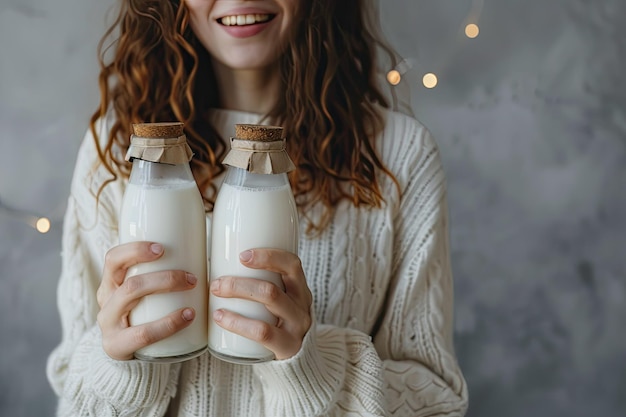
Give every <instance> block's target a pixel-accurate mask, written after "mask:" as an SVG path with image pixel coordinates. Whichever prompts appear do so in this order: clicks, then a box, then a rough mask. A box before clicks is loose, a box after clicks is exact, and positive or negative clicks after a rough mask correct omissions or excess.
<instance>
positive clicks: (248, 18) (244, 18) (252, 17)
mask: <svg viewBox="0 0 626 417" xmlns="http://www.w3.org/2000/svg"><path fill="white" fill-rule="evenodd" d="M274 17H276V15H275V14H240V15H235V16H224V17H222V18H219V19H217V22H218V23H219V24H220V25H224V26H249V25H256V24H258V23H266V22H269V21H270V20H272V19H273V18H274Z"/></svg>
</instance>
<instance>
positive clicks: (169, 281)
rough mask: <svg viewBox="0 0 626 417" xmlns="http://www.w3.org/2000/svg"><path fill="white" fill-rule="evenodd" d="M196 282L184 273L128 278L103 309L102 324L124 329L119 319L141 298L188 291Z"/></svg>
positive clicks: (193, 277) (191, 276) (169, 272)
mask: <svg viewBox="0 0 626 417" xmlns="http://www.w3.org/2000/svg"><path fill="white" fill-rule="evenodd" d="M197 281H198V280H197V278H196V277H195V276H194V275H193V274H191V273H188V272H185V271H158V272H151V273H147V274H140V275H135V276H132V277H128V278H126V280H125V281H124V283H123V284H122V285H121V286H120V287H119V289H118V290H117V291H115V293H114V294H113V295H112V296H111V298H110V299H109V301H108V302H107V304H106V308H104V309H103V312H104V311H106V314H102V316H103V317H102V319H101V321H102V324H103V325H105V326H107V325H108V326H115V325H118V326H122V327H125V326H123V323H122V322H121V321H120V318H123V317H125V316H126V314H128V312H130V310H131V309H132V308H133V307H135V306H136V305H137V303H138V302H139V300H141V298H143V297H145V296H146V295H149V294H158V293H165V292H173V291H186V290H190V289H192V288H194V287H195V286H196V283H197Z"/></svg>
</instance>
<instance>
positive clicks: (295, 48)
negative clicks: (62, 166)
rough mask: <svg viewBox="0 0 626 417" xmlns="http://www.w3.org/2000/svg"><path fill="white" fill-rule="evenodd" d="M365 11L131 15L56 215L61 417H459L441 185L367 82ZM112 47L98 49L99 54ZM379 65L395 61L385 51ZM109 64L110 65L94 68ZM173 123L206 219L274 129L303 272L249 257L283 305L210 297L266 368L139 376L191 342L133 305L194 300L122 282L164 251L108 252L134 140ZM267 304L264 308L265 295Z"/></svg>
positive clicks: (417, 142)
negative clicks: (291, 166)
mask: <svg viewBox="0 0 626 417" xmlns="http://www.w3.org/2000/svg"><path fill="white" fill-rule="evenodd" d="M364 3H365V0H342V1H335V0H316V1H305V0H256V1H239V0H187V1H184V2H181V3H179V2H177V1H172V2H165V1H156V0H153V1H149V0H141V1H140V0H124V1H123V4H122V7H121V12H120V14H119V17H118V19H117V20H116V22H115V23H114V25H113V27H112V28H111V30H110V31H109V33H108V34H107V35H111V34H112V33H115V34H116V35H117V36H118V38H117V40H116V42H114V43H113V45H114V46H113V49H111V50H110V51H108V50H107V49H108V48H104V50H102V51H101V55H102V57H103V58H102V60H103V61H102V71H101V74H100V89H101V93H102V96H101V105H100V108H99V110H98V111H97V112H96V113H95V114H94V116H93V118H92V121H91V129H90V130H89V132H88V133H87V136H86V138H85V141H84V142H83V145H82V146H81V150H80V152H79V155H78V161H77V164H76V170H75V174H74V179H73V182H72V191H71V195H70V198H69V203H68V209H67V213H66V217H65V225H64V228H65V229H64V238H63V270H62V274H61V278H60V283H59V292H58V295H59V309H60V312H61V320H62V324H63V340H62V342H61V344H60V345H59V347H57V349H56V350H55V351H54V352H53V353H52V354H51V356H50V358H49V363H48V377H49V379H50V382H51V384H52V386H53V388H54V390H55V391H56V393H57V394H58V395H59V397H60V401H59V409H58V415H60V416H121V415H123V416H163V415H171V416H220V417H222V416H231V415H232V416H258V415H265V416H290V417H294V416H322V415H335V416H339V415H368V416H374V415H395V416H409V415H411V416H413V415H421V416H428V415H432V416H435V415H437V416H441V415H449V416H460V415H463V414H464V413H465V409H466V407H467V390H466V385H465V382H464V380H463V376H462V374H461V372H460V370H459V368H458V365H457V362H456V358H455V356H454V352H453V343H452V307H453V301H452V277H451V271H450V262H449V248H448V236H447V235H448V230H447V207H446V196H445V178H444V174H443V171H442V167H441V162H440V159H439V154H438V151H437V147H436V145H435V143H434V142H433V140H432V139H431V137H430V135H429V133H428V132H427V131H426V130H425V129H424V128H423V127H422V126H421V125H420V124H419V123H418V122H416V121H415V120H414V119H412V118H410V117H408V116H405V115H402V114H400V113H397V112H394V111H391V110H389V109H388V106H387V104H386V99H385V97H384V95H383V94H382V93H381V91H380V89H379V87H378V84H377V74H376V68H375V61H374V55H375V49H376V48H377V47H378V46H380V45H381V44H380V43H379V42H378V41H377V40H376V38H375V37H374V32H373V31H372V30H371V29H370V26H368V22H367V19H366V13H365V11H366V10H365V9H366V7H365V5H364ZM107 37H108V36H105V39H107ZM386 50H387V51H388V49H386ZM105 55H106V56H107V57H108V59H109V61H106V60H105ZM169 120H180V121H183V122H184V123H185V125H186V126H187V128H186V133H187V138H188V140H189V142H190V144H191V146H192V149H193V150H194V153H195V157H194V160H193V162H192V168H193V171H194V176H195V178H196V182H197V183H198V186H199V188H200V190H201V191H202V192H203V194H204V197H205V201H206V207H207V211H208V212H210V211H211V209H212V203H213V201H214V197H215V192H216V190H217V188H218V186H219V182H220V181H221V174H222V171H223V169H222V167H221V166H220V164H219V161H220V160H221V158H222V157H223V155H224V154H225V143H226V142H225V138H228V137H229V136H233V133H232V132H233V126H234V124H235V123H258V122H271V123H272V124H280V125H282V126H283V127H284V129H285V132H286V136H287V138H288V147H289V152H290V155H291V157H292V159H293V160H294V162H295V164H296V166H297V169H296V171H295V172H294V173H292V176H291V178H290V180H291V182H292V188H293V190H294V193H295V195H296V199H297V202H298V205H299V210H300V212H301V216H302V219H303V221H302V227H303V233H302V237H301V240H300V248H299V253H300V258H298V257H297V256H295V255H294V254H291V253H287V252H282V251H277V250H273V251H272V250H268V249H254V250H252V251H251V252H246V253H244V254H242V255H241V262H242V263H244V264H245V265H246V266H249V267H252V268H261V269H272V270H276V271H280V272H281V274H282V276H283V280H284V281H285V286H286V288H287V289H286V291H285V292H280V293H276V292H271V291H270V292H268V291H265V290H266V288H265V287H263V286H262V285H261V284H255V283H253V282H251V281H249V280H245V279H241V278H224V279H222V280H219V281H218V284H216V285H212V286H211V289H210V290H211V291H213V292H214V293H215V294H216V295H218V296H221V297H237V298H252V299H255V300H257V301H261V302H263V303H265V304H266V306H267V307H268V309H269V310H270V311H272V312H275V313H276V314H277V315H278V316H279V318H280V320H279V326H277V327H271V328H270V327H268V326H264V325H263V324H262V323H260V322H257V321H254V320H246V319H243V318H241V317H237V316H235V315H233V314H232V313H229V312H228V311H221V312H219V313H218V314H216V315H214V316H213V317H211V318H210V319H213V320H216V322H217V323H218V324H219V325H221V326H223V327H225V328H226V329H228V330H231V331H234V332H236V333H239V334H241V335H243V336H246V337H249V338H251V339H254V340H257V341H260V342H261V343H262V344H264V345H265V346H266V347H267V348H268V349H270V350H271V351H273V352H274V353H275V355H276V360H275V361H272V362H267V363H262V364H256V365H250V366H241V365H233V364H229V363H225V362H222V361H220V360H218V359H216V358H213V357H212V356H210V355H209V354H208V353H207V354H204V355H202V356H200V357H198V358H196V359H192V360H189V361H187V362H183V363H178V364H152V363H144V362H140V361H136V360H132V357H133V352H134V351H135V350H137V349H138V348H140V347H143V346H145V345H147V344H150V343H153V342H154V341H156V340H160V339H162V338H164V337H167V336H169V335H170V334H173V333H175V332H176V331H178V330H180V329H182V328H184V327H185V326H187V325H188V324H189V323H191V321H192V320H193V319H194V312H193V310H190V309H183V310H181V311H176V312H174V313H172V314H171V315H170V316H168V317H167V318H165V319H163V320H159V321H157V322H154V323H150V324H147V325H144V326H142V327H140V328H138V327H132V326H129V325H128V321H127V315H128V311H129V310H130V309H131V308H132V306H133V305H134V304H136V302H137V300H138V299H140V298H141V297H142V296H144V295H146V294H150V293H153V292H157V291H161V292H163V291H180V290H185V289H189V288H191V287H193V286H194V285H195V283H194V280H193V279H191V280H187V279H186V274H185V273H184V271H173V272H171V273H170V274H159V273H154V274H150V275H148V276H144V277H141V279H137V280H134V281H133V285H132V286H131V285H128V284H125V283H124V281H123V277H124V274H125V271H126V268H128V267H129V266H130V265H132V264H135V263H138V262H147V261H151V260H154V259H156V258H158V257H159V256H161V255H162V252H163V248H162V247H161V246H160V245H159V244H158V242H136V243H131V244H126V245H117V241H118V236H117V226H116V225H117V222H118V218H117V216H118V211H119V207H120V202H121V198H122V195H123V192H124V187H125V184H126V182H127V176H128V172H129V166H128V165H127V164H126V163H125V162H124V160H123V156H124V154H125V151H126V149H127V148H128V145H129V136H130V132H129V127H130V126H131V124H132V123H135V122H142V121H169ZM268 294H270V295H268Z"/></svg>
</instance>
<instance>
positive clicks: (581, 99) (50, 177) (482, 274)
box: [0, 0, 626, 417]
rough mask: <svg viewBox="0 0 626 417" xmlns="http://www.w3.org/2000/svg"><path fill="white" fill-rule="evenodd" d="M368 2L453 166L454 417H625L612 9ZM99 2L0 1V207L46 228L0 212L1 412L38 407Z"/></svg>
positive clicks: (620, 100)
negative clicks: (46, 227)
mask: <svg viewBox="0 0 626 417" xmlns="http://www.w3.org/2000/svg"><path fill="white" fill-rule="evenodd" d="M381 3H382V19H383V23H384V27H385V32H386V34H387V35H388V37H389V39H390V40H391V41H392V43H393V44H394V45H395V46H396V47H397V49H398V50H399V52H400V53H401V54H402V55H403V56H404V57H406V58H407V59H408V60H409V62H410V63H411V65H412V67H411V68H410V69H409V70H408V71H407V72H406V73H405V74H404V75H403V80H402V83H401V84H400V85H399V87H400V88H399V90H401V91H410V92H411V98H410V99H411V102H412V104H413V106H414V108H415V113H416V115H417V116H418V118H420V119H421V120H422V121H423V122H424V123H425V124H426V125H427V126H428V127H429V128H430V129H431V130H432V131H433V133H434V135H435V137H436V138H437V140H438V142H439V144H440V147H441V150H442V154H443V158H444V163H445V167H446V170H447V173H448V178H449V199H450V210H451V223H452V230H451V235H452V257H453V268H454V272H455V280H456V326H455V329H456V346H457V353H458V357H459V360H460V363H461V366H462V367H463V370H464V372H465V375H466V377H467V381H468V384H469V391H470V397H471V401H470V402H471V405H470V411H469V415H470V416H481V417H490V416H493V417H495V416H498V417H501V416H507V417H518V416H546V417H547V416H555V415H558V416H561V415H562V416H569V417H577V416H581V417H582V416H589V415H598V416H607V417H611V416H621V415H624V413H625V411H624V410H626V400H625V399H624V398H625V397H624V396H623V393H624V392H625V391H626V361H625V359H624V358H625V352H626V336H624V325H623V322H624V317H626V303H625V302H624V301H625V295H626V276H625V275H626V271H625V269H626V261H625V260H624V246H625V245H624V244H625V243H626V239H625V238H624V233H625V232H626V227H625V226H626V221H625V220H624V216H623V213H624V212H625V209H626V192H625V191H626V190H625V188H626V169H624V166H625V164H626V77H625V76H624V67H625V66H626V58H625V57H626V36H624V34H623V27H622V25H621V24H622V21H623V20H624V19H625V18H626V2H624V1H623V0H602V1H593V2H592V1H585V0H550V1H546V0H524V1H522V0H497V1H485V2H484V4H483V3H482V2H481V1H479V0H476V1H475V2H474V4H472V2H471V1H470V0H463V1H458V0H455V1H452V0H437V1H435V0H430V1H427V0H381ZM110 4H112V0H107V1H104V2H96V1H94V0H90V1H84V0H58V1H56V2H47V1H44V0H2V2H1V3H0V144H1V146H2V147H1V149H2V151H1V152H0V199H1V200H2V201H4V202H5V203H8V204H10V205H12V206H15V207H20V208H23V209H26V210H29V211H32V212H34V213H37V214H41V215H46V216H49V217H50V218H51V219H52V220H53V224H52V229H51V231H50V232H49V233H48V234H45V235H42V234H39V233H37V232H36V231H35V230H33V229H32V228H31V227H29V226H27V225H26V224H25V223H24V222H23V221H21V220H20V219H19V218H18V217H17V216H14V215H9V214H8V213H6V212H2V211H0V334H2V336H1V337H0V352H1V354H0V415H2V416H11V417H22V416H23V417H31V416H37V417H39V416H49V415H52V414H53V409H54V404H55V398H54V395H53V394H52V392H51V390H50V388H49V387H48V384H47V381H46V380H45V375H44V366H45V359H46V356H47V354H48V353H49V351H50V350H51V349H52V348H53V347H54V346H55V345H56V343H58V341H59V338H60V329H59V321H58V315H57V311H56V305H55V303H56V300H55V289H56V281H57V278H58V273H59V270H60V256H59V252H60V239H61V227H62V215H63V211H64V208H65V201H66V198H67V193H68V189H69V181H70V176H71V172H72V166H73V162H74V158H75V155H76V151H77V149H78V145H79V143H80V140H81V139H82V135H83V133H84V131H85V129H86V127H87V123H88V116H89V114H90V113H91V111H92V110H93V109H94V108H95V106H96V103H97V90H96V83H95V80H96V61H95V47H96V43H97V41H98V39H99V36H100V35H101V33H102V32H103V30H104V21H103V18H104V15H105V11H106V10H107V8H108V6H109V5H110ZM481 4H482V9H481V10H480V11H481V13H480V19H479V21H478V23H479V25H480V29H481V33H480V35H479V36H478V38H476V39H473V40H470V39H467V38H466V37H464V36H463V34H462V28H463V26H464V23H466V18H467V16H468V14H471V12H472V10H477V9H476V6H480V5H481ZM473 7H474V9H473ZM478 9H480V8H478ZM426 72H434V73H436V74H437V75H438V77H439V85H438V86H437V87H436V88H435V89H433V90H428V89H425V88H424V87H423V86H422V85H421V78H422V75H423V74H424V73H426Z"/></svg>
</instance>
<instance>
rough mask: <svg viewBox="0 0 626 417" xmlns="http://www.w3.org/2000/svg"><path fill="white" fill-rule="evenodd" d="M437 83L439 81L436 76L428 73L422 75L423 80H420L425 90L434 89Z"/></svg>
mask: <svg viewBox="0 0 626 417" xmlns="http://www.w3.org/2000/svg"><path fill="white" fill-rule="evenodd" d="M438 82H439V80H437V76H436V75H435V74H433V73H432V72H429V73H428V74H426V75H424V78H422V83H423V84H424V87H426V88H435V87H436V86H437V83H438Z"/></svg>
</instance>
